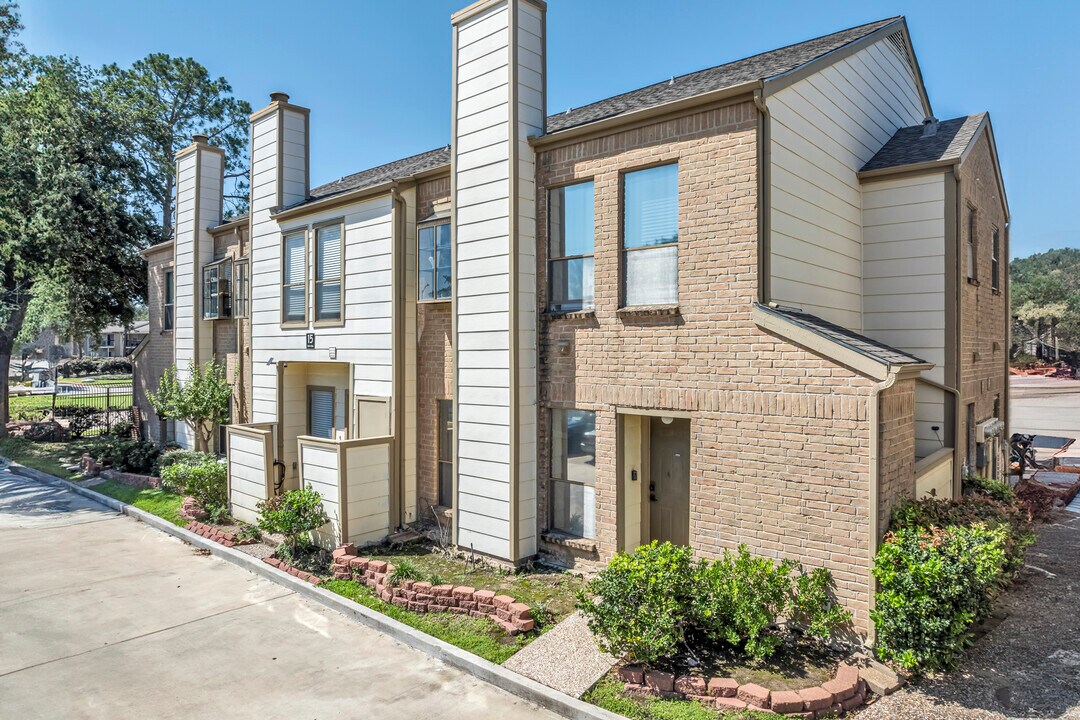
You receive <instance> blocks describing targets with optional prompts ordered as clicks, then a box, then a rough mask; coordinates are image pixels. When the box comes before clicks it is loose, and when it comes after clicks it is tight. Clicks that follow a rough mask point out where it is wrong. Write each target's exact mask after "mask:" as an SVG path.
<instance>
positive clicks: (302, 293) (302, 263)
mask: <svg viewBox="0 0 1080 720" xmlns="http://www.w3.org/2000/svg"><path fill="white" fill-rule="evenodd" d="M283 253H284V260H283V261H282V268H281V272H282V276H281V277H282V292H281V302H282V313H281V319H282V321H283V322H287V323H290V322H299V323H302V322H306V321H307V243H306V242H305V237H304V233H303V232H298V233H293V234H291V235H286V236H285V239H284V241H283Z"/></svg>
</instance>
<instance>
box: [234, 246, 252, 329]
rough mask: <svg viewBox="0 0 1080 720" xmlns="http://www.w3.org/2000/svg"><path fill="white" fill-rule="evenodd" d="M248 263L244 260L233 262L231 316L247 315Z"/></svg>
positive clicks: (240, 316)
mask: <svg viewBox="0 0 1080 720" xmlns="http://www.w3.org/2000/svg"><path fill="white" fill-rule="evenodd" d="M249 292H250V291H249V284H248V263H247V261H246V260H244V261H242V262H237V263H234V264H233V298H232V311H233V312H232V314H233V317H238V318H242V317H247V316H248V297H249V295H248V293H249Z"/></svg>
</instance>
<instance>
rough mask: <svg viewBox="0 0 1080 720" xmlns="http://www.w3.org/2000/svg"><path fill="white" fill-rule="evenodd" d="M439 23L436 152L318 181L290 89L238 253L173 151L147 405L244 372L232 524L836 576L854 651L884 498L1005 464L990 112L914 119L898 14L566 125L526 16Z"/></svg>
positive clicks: (1002, 302)
mask: <svg viewBox="0 0 1080 720" xmlns="http://www.w3.org/2000/svg"><path fill="white" fill-rule="evenodd" d="M451 25H452V29H453V57H454V60H453V63H454V66H453V77H454V87H453V103H452V108H451V110H452V112H451V116H452V122H451V132H450V141H451V142H450V145H449V146H447V147H444V148H438V149H435V150H431V151H428V152H424V153H420V154H419V155H415V156H412V157H409V158H404V159H401V160H396V161H394V162H391V163H388V164H386V165H382V166H379V167H376V168H372V169H369V170H365V171H362V172H359V173H356V174H354V175H350V176H347V177H345V178H342V179H340V180H337V181H335V182H332V183H329V184H327V185H323V186H320V187H315V188H312V187H311V186H310V181H309V180H310V179H309V177H308V158H309V153H310V148H311V138H310V137H309V134H308V113H309V111H308V110H307V109H306V108H303V107H300V106H297V105H294V104H292V103H291V102H290V100H289V98H288V96H286V95H284V94H282V93H275V94H273V95H272V96H271V102H270V104H269V105H268V106H267V107H266V108H264V109H262V110H260V111H258V112H256V113H255V114H254V115H252V118H251V133H252V177H251V188H252V190H251V213H250V215H249V216H247V217H245V218H241V219H237V220H233V221H230V222H229V223H225V224H222V223H221V220H220V207H221V190H220V173H221V161H220V157H221V155H220V151H218V150H217V149H216V148H213V147H212V146H210V145H209V144H207V143H206V141H205V138H196V140H195V142H193V144H192V145H191V146H190V147H189V148H187V149H185V150H184V151H182V152H181V153H179V154H178V161H177V162H178V177H179V182H178V200H177V217H178V222H177V230H176V237H175V240H174V242H173V243H171V244H169V245H168V246H156V247H155V248H151V249H150V250H149V251H147V257H148V262H149V265H150V273H151V288H152V293H154V292H157V293H158V295H157V296H156V297H155V298H154V299H153V300H152V301H151V309H152V320H151V328H152V331H151V334H150V341H149V342H148V343H147V345H146V347H145V348H144V349H143V351H142V353H141V355H140V357H139V358H138V359H137V363H138V365H139V368H138V371H139V373H140V374H139V377H140V382H139V386H140V388H145V387H149V386H152V385H153V378H154V377H156V376H159V375H160V372H161V369H162V368H163V366H167V365H168V364H170V363H173V362H175V363H177V364H178V365H180V367H181V370H183V368H184V367H186V364H187V362H188V360H189V359H193V360H195V361H197V362H203V361H205V360H207V359H209V358H211V357H220V358H224V359H226V360H228V361H229V362H230V363H232V365H233V366H235V367H236V368H238V372H239V377H240V378H242V381H241V382H240V383H238V386H239V387H238V390H237V393H236V397H235V402H234V418H235V419H236V422H235V423H234V424H233V425H230V426H229V428H228V429H227V432H226V434H227V438H223V442H222V443H221V445H220V447H219V450H220V451H221V452H222V453H224V454H225V455H226V456H227V457H228V460H229V466H230V470H229V482H230V497H231V502H232V509H233V512H234V514H235V515H236V516H237V517H240V518H241V519H247V520H249V519H253V518H254V507H255V503H257V502H258V500H260V499H262V498H265V497H268V496H269V495H271V494H273V493H275V492H280V491H281V490H283V489H288V488H291V487H297V486H299V485H300V484H305V485H311V486H312V487H315V488H316V489H318V490H319V491H320V492H321V493H322V494H323V498H324V505H325V506H326V508H327V511H328V513H329V515H330V516H331V523H330V525H328V526H327V528H326V529H325V531H324V533H323V537H322V540H323V541H324V542H326V543H333V542H338V541H342V540H349V541H352V542H358V543H361V542H376V541H379V540H381V539H383V538H385V537H386V536H387V535H388V534H389V533H392V532H394V531H395V530H397V529H398V528H401V527H405V526H408V525H415V524H423V525H433V524H436V523H437V524H438V526H439V527H441V528H443V530H444V531H447V530H449V532H450V537H451V540H452V542H454V543H455V544H456V545H457V546H458V547H460V548H462V549H465V550H472V551H474V552H477V553H481V554H484V555H486V556H488V557H490V558H492V559H494V560H497V561H502V562H506V563H511V564H518V563H522V562H525V561H528V560H530V559H533V558H535V557H537V556H540V557H544V558H547V559H549V560H554V561H557V562H561V563H563V564H568V565H574V566H577V567H582V568H585V569H592V568H595V567H598V566H599V565H600V564H602V563H604V562H605V561H606V560H608V559H609V558H610V557H611V556H612V554H613V553H615V552H616V551H619V550H630V549H633V548H634V547H636V546H637V545H638V544H641V543H645V542H648V541H650V540H654V539H656V540H672V541H674V542H680V543H686V544H689V545H691V546H692V547H694V549H695V550H696V551H697V552H699V553H701V554H703V555H715V554H717V553H720V552H722V551H723V549H725V548H730V547H733V546H735V545H736V544H738V543H746V544H747V545H748V546H749V548H750V549H751V551H753V552H755V553H759V554H764V555H768V556H773V557H793V558H796V559H798V560H801V561H803V562H804V563H806V564H808V565H812V566H816V565H823V566H826V567H828V568H830V570H832V572H833V574H834V576H835V578H836V580H837V585H838V594H839V596H840V598H841V599H842V601H843V602H844V604H845V605H846V606H847V607H849V608H850V609H851V610H852V611H853V613H854V615H855V622H856V625H857V627H858V628H859V629H860V630H862V631H867V630H868V628H869V620H868V618H869V616H868V611H869V604H870V602H871V598H872V592H871V590H872V584H871V583H872V581H871V577H870V572H869V569H870V559H871V557H872V556H873V554H874V552H875V551H876V547H877V544H878V542H879V540H880V538H881V536H882V535H883V533H884V531H885V527H886V524H887V521H888V517H889V513H890V511H891V508H892V507H893V506H894V505H895V503H896V502H897V500H898V499H899V498H900V497H902V496H914V495H922V494H926V493H932V494H935V495H939V496H945V497H949V496H952V495H955V494H956V493H958V492H959V491H960V487H961V481H962V477H963V474H964V473H965V472H971V473H976V472H977V473H982V474H1000V473H1001V472H1002V468H1003V460H1004V458H1003V455H1002V444H1001V432H1002V428H1003V426H1004V421H1005V419H1006V418H1005V412H1006V408H1007V406H1008V404H1007V387H1006V373H1007V366H1006V353H1005V348H1006V347H1007V310H1006V308H1007V307H1008V278H1007V274H1006V269H1005V266H1004V265H1002V263H1001V262H1000V261H1001V260H1004V259H1005V258H1007V257H1008V220H1009V216H1008V207H1007V204H1006V200H1005V193H1004V185H1003V182H1002V178H1001V174H1000V169H999V166H998V162H997V155H996V148H995V146H994V139H993V133H992V129H991V126H990V122H989V118H988V116H987V115H986V114H979V115H972V116H967V117H962V118H957V119H954V120H948V121H942V122H938V121H937V120H935V119H933V117H932V110H931V107H930V102H929V99H928V98H927V96H926V91H925V88H924V87H923V83H922V77H921V73H920V69H919V66H918V63H917V61H916V58H915V55H914V52H913V50H912V46H911V41H910V37H909V35H908V31H907V26H906V23H905V21H904V19H903V18H890V19H886V20H882V21H878V22H874V23H869V24H867V25H861V26H858V27H854V28H851V29H848V30H844V31H841V32H838V33H834V34H832V35H827V36H824V37H821V38H817V39H814V40H810V41H807V42H803V43H798V44H796V45H792V46H788V47H784V48H780V49H778V50H773V51H769V52H765V53H762V54H760V55H756V56H753V57H750V58H746V59H743V60H737V61H734V62H730V63H727V64H724V65H720V66H717V67H715V68H710V69H707V70H703V71H700V72H695V73H690V74H688V75H683V76H679V77H675V78H670V79H668V80H664V81H662V82H659V83H657V84H655V85H650V86H647V87H644V88H642V89H640V90H636V91H632V92H629V93H625V94H623V95H619V96H616V97H613V98H608V99H606V100H602V101H599V102H597V103H593V104H590V105H586V106H584V107H581V108H574V109H571V110H568V111H566V112H562V113H559V114H556V115H551V116H545V112H544V104H545V98H546V94H545V87H546V80H545V74H544V71H545V54H546V47H545V29H546V6H545V5H544V4H543V3H542V2H540V0H483V1H482V2H479V3H476V4H474V5H472V6H470V7H468V8H466V9H464V10H462V11H460V12H458V13H456V14H455V15H454V16H453V17H452V19H451ZM322 151H326V150H322ZM225 237H228V238H232V240H229V241H225V240H224V239H223V238H225ZM230 243H231V244H230ZM226 262H227V263H231V268H230V269H229V273H228V275H227V277H228V278H229V282H228V283H225V284H223V278H225V277H226V275H225V273H224V268H223V265H224V263H226ZM170 264H171V266H172V268H173V279H172V280H171V282H173V283H174V285H173V286H172V288H171V290H170V292H171V293H172V294H171V295H170V296H169V298H168V302H166V298H165V296H164V293H165V292H166V285H165V283H164V282H163V281H160V280H155V278H156V277H157V276H158V275H160V274H161V273H162V272H163V270H164V268H166V267H168V266H170ZM215 268H216V270H215ZM238 272H240V274H238ZM206 293H210V294H211V295H217V296H218V297H219V300H218V302H219V305H218V309H217V311H216V312H217V314H216V315H215V314H214V313H213V312H212V311H213V302H212V300H211V301H209V302H210V304H209V305H207V302H208V301H207V300H206V298H205V294H206ZM223 294H227V295H228V296H229V302H230V307H229V312H228V313H224V312H223V310H222V308H224V307H225V306H224V300H223V299H222V298H223ZM238 301H239V302H238ZM166 305H169V306H170V308H171V309H170V310H168V312H171V313H173V315H172V317H173V322H174V323H175V329H174V330H172V331H171V333H172V335H170V334H169V332H170V331H164V330H162V329H161V327H162V323H161V320H160V317H161V316H160V315H159V319H158V320H156V321H155V320H154V319H153V316H154V313H159V314H160V313H165V312H166V310H165V308H166ZM208 308H209V310H208ZM226 314H227V315H228V318H229V319H226V318H225V315H226ZM238 318H239V319H238ZM230 358H231V359H230ZM144 376H145V378H144ZM241 388H242V389H241ZM176 435H177V439H178V440H179V441H180V442H185V438H184V437H183V433H181V432H179V431H177V432H176Z"/></svg>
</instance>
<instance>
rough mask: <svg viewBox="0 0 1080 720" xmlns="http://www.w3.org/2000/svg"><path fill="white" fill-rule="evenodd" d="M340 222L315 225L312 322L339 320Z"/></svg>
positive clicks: (340, 307)
mask: <svg viewBox="0 0 1080 720" xmlns="http://www.w3.org/2000/svg"><path fill="white" fill-rule="evenodd" d="M341 251H342V247H341V225H340V224H335V225H326V226H324V227H320V228H316V229H315V322H328V321H329V322H337V321H340V320H341V317H342V315H341V313H342V303H341V299H342V297H341V265H342V260H343V257H342V254H341Z"/></svg>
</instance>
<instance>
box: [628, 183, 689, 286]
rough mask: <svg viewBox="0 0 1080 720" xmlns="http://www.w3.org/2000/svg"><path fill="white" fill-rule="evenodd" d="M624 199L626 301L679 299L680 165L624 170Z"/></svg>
mask: <svg viewBox="0 0 1080 720" xmlns="http://www.w3.org/2000/svg"><path fill="white" fill-rule="evenodd" d="M623 198H624V203H623V268H624V269H623V272H624V283H625V284H624V295H623V297H624V300H625V304H626V305H628V306H631V307H632V306H635V305H667V304H674V303H677V302H679V244H678V243H679V166H678V165H661V166H660V167H654V168H648V169H646V170H637V171H635V172H630V173H627V174H626V175H625V176H624V178H623Z"/></svg>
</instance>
